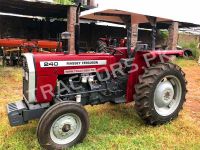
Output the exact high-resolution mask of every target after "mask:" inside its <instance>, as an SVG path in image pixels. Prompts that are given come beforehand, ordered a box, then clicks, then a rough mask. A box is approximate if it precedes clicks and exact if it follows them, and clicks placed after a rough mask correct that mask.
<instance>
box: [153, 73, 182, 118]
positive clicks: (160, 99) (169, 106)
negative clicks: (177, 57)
mask: <svg viewBox="0 0 200 150" xmlns="http://www.w3.org/2000/svg"><path fill="white" fill-rule="evenodd" d="M181 95H182V86H181V83H180V80H179V79H178V78H177V77H175V76H172V75H170V76H166V77H164V78H163V79H162V80H161V81H160V82H159V83H158V85H157V87H156V90H155V93H154V107H155V110H156V111H157V113H158V114H159V115H161V116H169V115H171V114H172V113H173V112H174V111H176V109H177V108H178V106H179V104H180V101H181Z"/></svg>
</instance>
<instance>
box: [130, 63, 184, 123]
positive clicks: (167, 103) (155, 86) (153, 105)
mask: <svg viewBox="0 0 200 150" xmlns="http://www.w3.org/2000/svg"><path fill="white" fill-rule="evenodd" d="M186 84H187V82H186V80H185V74H184V72H183V71H182V70H181V68H180V67H178V66H177V65H174V64H171V63H159V64H157V65H154V66H152V67H149V68H147V69H146V70H145V73H144V74H143V75H141V76H139V83H138V84H137V85H136V86H135V95H134V99H135V108H136V111H137V113H138V115H139V116H140V117H141V118H142V119H143V120H144V121H145V122H146V123H147V124H151V125H159V124H164V123H167V122H169V121H171V120H173V119H175V118H176V117H177V116H178V114H179V112H180V110H181V109H182V107H183V104H184V102H185V95H186V92H187V90H186Z"/></svg>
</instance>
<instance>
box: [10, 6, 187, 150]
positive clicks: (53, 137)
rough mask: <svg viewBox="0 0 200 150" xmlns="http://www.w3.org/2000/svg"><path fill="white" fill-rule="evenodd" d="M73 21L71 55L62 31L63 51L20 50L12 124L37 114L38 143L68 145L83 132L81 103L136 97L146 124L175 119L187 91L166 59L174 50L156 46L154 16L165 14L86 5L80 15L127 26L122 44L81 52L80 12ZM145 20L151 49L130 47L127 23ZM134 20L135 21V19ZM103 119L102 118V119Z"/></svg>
mask: <svg viewBox="0 0 200 150" xmlns="http://www.w3.org/2000/svg"><path fill="white" fill-rule="evenodd" d="M80 6H81V3H79V5H78V7H77V23H76V25H75V30H76V32H75V34H76V36H75V37H76V38H75V52H76V53H75V54H72V53H69V52H68V45H69V42H68V39H69V37H70V34H69V33H68V32H64V33H62V35H61V39H62V47H63V48H62V49H63V51H62V52H57V53H50V54H41V53H25V54H23V72H24V76H23V99H22V100H21V101H17V102H13V103H10V104H8V105H7V110H8V118H9V122H10V125H11V126H19V125H24V124H26V123H28V122H29V121H30V120H33V119H40V120H39V123H38V127H37V137H38V141H39V144H40V145H41V147H43V148H44V149H67V148H69V147H71V146H74V145H76V144H78V143H80V142H82V141H83V140H84V138H85V136H86V134H87V132H88V128H89V118H88V114H87V111H86V109H85V108H84V106H85V105H98V104H104V103H107V102H110V103H115V104H121V103H130V102H132V101H135V109H136V111H137V113H138V115H139V116H140V117H141V118H142V119H143V120H144V122H145V123H147V124H150V125H160V124H164V123H167V122H170V121H171V120H173V119H175V118H176V117H177V116H178V114H179V112H180V110H181V109H182V106H183V103H184V102H185V95H186V80H185V74H184V73H183V71H182V70H181V68H180V67H178V66H177V65H175V64H172V63H170V62H169V59H170V57H169V56H170V55H176V56H182V55H183V52H181V51H176V50H166V51H165V50H162V51H156V50H154V49H155V31H156V21H165V20H167V19H163V18H156V17H149V16H146V15H141V14H140V15H139V14H137V13H135V12H126V11H124V10H123V11H121V10H99V9H96V8H95V9H94V10H89V11H86V12H83V13H82V14H81V17H82V18H88V19H93V20H97V19H98V18H99V20H103V21H106V20H108V21H109V22H116V23H122V22H123V23H124V24H126V25H127V31H128V32H127V42H128V44H127V48H113V47H107V49H108V50H109V52H106V53H105V52H101V53H80V51H79V11H80ZM134 18H136V20H137V21H140V22H150V23H151V25H152V27H153V29H152V37H153V40H152V50H142V51H136V50H135V49H134V48H132V47H131V32H130V29H131V28H130V22H131V20H134ZM138 23H139V22H138ZM102 123H103V122H102Z"/></svg>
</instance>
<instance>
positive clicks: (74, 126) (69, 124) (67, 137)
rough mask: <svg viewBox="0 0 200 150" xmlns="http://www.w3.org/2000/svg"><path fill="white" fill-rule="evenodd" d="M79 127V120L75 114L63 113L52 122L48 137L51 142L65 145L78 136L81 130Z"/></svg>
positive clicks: (80, 124)
mask: <svg viewBox="0 0 200 150" xmlns="http://www.w3.org/2000/svg"><path fill="white" fill-rule="evenodd" d="M81 127H82V123H81V120H80V118H79V117H78V116H77V115H76V114H72V113H68V114H64V115H62V116H60V117H59V118H57V119H56V120H55V121H54V123H53V124H52V126H51V129H50V137H51V139H52V140H53V142H55V143H57V144H61V145H65V144H68V143H70V142H72V141H73V140H75V139H76V138H77V137H78V135H79V134H80V132H81Z"/></svg>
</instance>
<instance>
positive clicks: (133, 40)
mask: <svg viewBox="0 0 200 150" xmlns="http://www.w3.org/2000/svg"><path fill="white" fill-rule="evenodd" d="M138 26H139V24H138V23H137V20H135V18H134V16H131V47H134V48H135V47H136V46H137V42H138Z"/></svg>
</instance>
